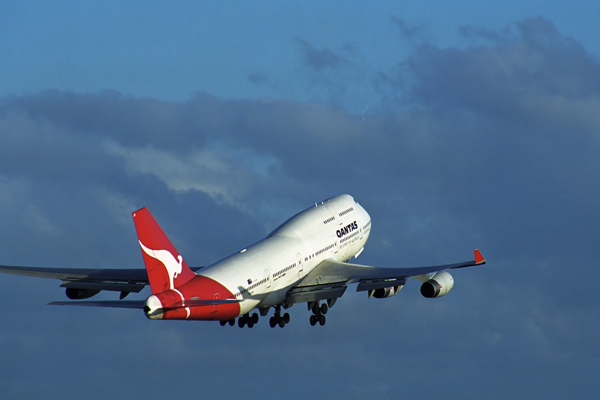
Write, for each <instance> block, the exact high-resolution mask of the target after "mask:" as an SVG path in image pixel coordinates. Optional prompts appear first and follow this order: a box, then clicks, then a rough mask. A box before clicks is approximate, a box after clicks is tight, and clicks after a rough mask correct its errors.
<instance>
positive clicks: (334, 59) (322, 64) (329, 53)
mask: <svg viewBox="0 0 600 400" xmlns="http://www.w3.org/2000/svg"><path fill="white" fill-rule="evenodd" d="M297 40H298V43H299V44H300V49H301V54H302V60H303V62H304V63H305V64H306V65H307V66H308V67H310V68H312V69H314V70H316V71H321V70H323V69H326V68H330V69H336V68H338V67H340V66H343V65H344V64H345V63H346V60H345V59H344V57H342V56H340V55H338V54H336V53H335V52H334V51H333V50H331V49H327V48H324V49H317V48H315V47H314V46H313V45H312V44H310V43H309V42H307V41H305V40H302V39H300V38H298V39H297Z"/></svg>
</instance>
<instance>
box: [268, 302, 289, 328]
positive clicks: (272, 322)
mask: <svg viewBox="0 0 600 400" xmlns="http://www.w3.org/2000/svg"><path fill="white" fill-rule="evenodd" d="M289 322H290V314H288V313H285V314H283V316H282V315H281V306H275V315H273V316H272V317H271V318H270V319H269V326H271V328H275V327H276V326H277V325H279V327H280V328H283V327H284V326H285V325H286V324H288V323H289Z"/></svg>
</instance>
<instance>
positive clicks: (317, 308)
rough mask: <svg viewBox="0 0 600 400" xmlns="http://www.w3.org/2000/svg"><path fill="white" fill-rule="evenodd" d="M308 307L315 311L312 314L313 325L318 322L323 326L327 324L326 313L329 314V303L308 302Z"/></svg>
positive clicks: (311, 321) (311, 322)
mask: <svg viewBox="0 0 600 400" xmlns="http://www.w3.org/2000/svg"><path fill="white" fill-rule="evenodd" d="M311 306H312V307H311ZM308 309H309V310H311V311H312V312H313V314H312V315H311V316H310V324H311V326H315V325H316V324H317V322H318V323H319V325H321V326H323V325H325V322H327V318H325V314H327V311H328V310H329V308H328V307H327V304H325V303H323V304H319V302H318V301H317V302H315V303H308Z"/></svg>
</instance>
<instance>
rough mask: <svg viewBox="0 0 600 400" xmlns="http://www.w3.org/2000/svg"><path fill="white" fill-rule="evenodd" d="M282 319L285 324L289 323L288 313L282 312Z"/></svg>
mask: <svg viewBox="0 0 600 400" xmlns="http://www.w3.org/2000/svg"><path fill="white" fill-rule="evenodd" d="M283 320H284V321H285V323H286V324H289V323H290V314H288V313H285V314H283Z"/></svg>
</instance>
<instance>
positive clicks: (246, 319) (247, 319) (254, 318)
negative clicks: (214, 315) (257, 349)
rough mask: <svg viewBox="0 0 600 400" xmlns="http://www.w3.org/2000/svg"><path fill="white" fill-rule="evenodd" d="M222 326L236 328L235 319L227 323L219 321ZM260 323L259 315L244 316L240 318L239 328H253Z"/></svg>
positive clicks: (226, 321)
mask: <svg viewBox="0 0 600 400" xmlns="http://www.w3.org/2000/svg"><path fill="white" fill-rule="evenodd" d="M219 322H220V324H221V326H225V325H227V324H229V326H234V325H235V318H233V319H228V320H225V321H219ZM257 323H258V314H257V313H254V314H252V315H250V313H248V314H244V315H242V316H241V317H239V318H238V326H239V327H240V328H243V327H244V326H246V325H248V328H252V327H253V326H254V325H256V324H257Z"/></svg>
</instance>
